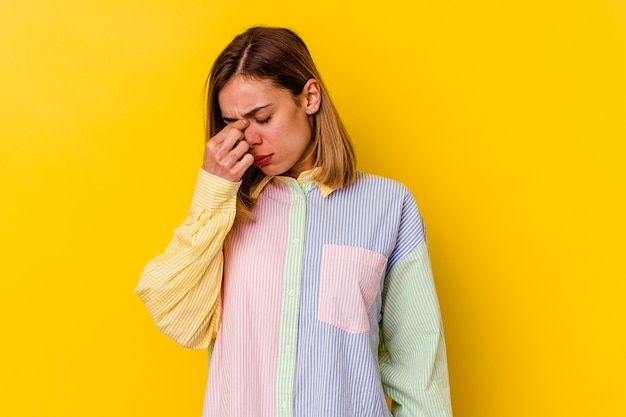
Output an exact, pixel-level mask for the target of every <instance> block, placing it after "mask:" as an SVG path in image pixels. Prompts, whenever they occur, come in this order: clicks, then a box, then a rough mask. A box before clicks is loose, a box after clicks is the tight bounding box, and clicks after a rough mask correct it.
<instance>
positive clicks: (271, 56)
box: [136, 27, 451, 417]
mask: <svg viewBox="0 0 626 417" xmlns="http://www.w3.org/2000/svg"><path fill="white" fill-rule="evenodd" d="M207 110H208V117H207V138H208V140H207V144H206V147H205V154H204V161H203V165H202V169H201V170H200V173H199V176H198V181H197V185H196V189H195V192H194V195H193V200H192V205H191V209H190V212H189V216H188V217H187V220H186V221H185V222H184V223H183V224H182V225H181V226H180V227H179V228H178V229H176V231H175V233H174V238H173V239H172V241H171V242H170V244H169V246H168V247H167V249H166V251H165V253H163V254H160V255H158V256H157V257H155V258H154V259H153V260H152V261H151V262H150V263H148V265H147V266H146V267H145V269H144V271H143V274H142V277H141V280H140V282H139V284H138V286H137V290H136V293H137V294H138V295H139V297H141V299H142V300H143V301H144V302H145V304H146V306H147V308H148V310H149V311H150V313H151V315H152V317H153V319H154V321H155V323H156V324H157V326H158V327H159V328H160V329H161V331H163V332H164V333H165V334H166V335H168V336H170V337H171V338H173V339H174V340H176V341H177V342H178V343H179V344H181V345H182V346H185V347H189V348H193V349H202V348H206V347H209V348H210V350H211V359H210V370H209V381H208V385H207V391H206V397H205V404H204V409H203V416H205V417H208V416H228V417H242V416H251V417H260V416H297V417H305V416H324V417H329V416H340V417H349V416H355V417H356V416H359V417H374V416H376V417H380V416H389V415H390V413H389V410H388V408H387V402H386V398H385V395H388V396H389V397H390V398H391V399H392V409H393V414H394V415H396V416H449V415H451V411H450V402H449V388H448V375H447V367H446V357H445V344H444V339H443V331H442V327H441V318H440V314H439V308H438V303H437V297H436V293H435V289H434V285H433V280H432V276H431V269H430V263H429V259H428V251H427V246H426V240H425V235H424V228H423V224H422V220H421V217H420V214H419V212H418V210H417V207H416V205H415V202H414V200H413V198H412V196H411V194H410V192H409V191H408V190H407V189H406V187H404V186H403V185H401V184H399V183H397V182H394V181H391V180H388V179H384V178H381V177H377V176H373V175H368V174H365V173H361V172H357V171H356V167H355V158H354V153H353V150H352V145H351V144H350V141H349V139H348V135H347V133H346V131H345V129H344V127H343V125H342V123H341V121H340V119H339V116H338V115H337V112H336V110H335V108H334V107H333V104H332V102H331V100H330V97H329V95H328V92H327V91H326V89H325V87H324V84H323V82H322V79H321V77H320V76H319V74H318V72H317V69H316V68H315V65H314V63H313V61H312V59H311V56H310V55H309V52H308V50H307V48H306V46H305V44H304V43H303V42H302V40H301V39H300V38H299V37H298V36H297V35H296V34H294V33H293V32H291V31H289V30H287V29H281V28H263V27H255V28H251V29H249V30H248V31H246V32H245V33H242V34H240V35H238V36H237V37H235V39H234V40H233V41H232V42H231V43H230V44H229V45H228V46H227V47H226V49H225V50H224V51H223V52H222V53H221V55H220V56H219V57H218V58H217V60H216V61H215V63H214V65H213V68H212V70H211V74H210V76H209V84H208V109H207Z"/></svg>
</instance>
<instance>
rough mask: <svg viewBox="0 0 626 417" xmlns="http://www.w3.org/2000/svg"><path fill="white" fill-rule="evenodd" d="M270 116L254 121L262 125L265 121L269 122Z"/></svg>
mask: <svg viewBox="0 0 626 417" xmlns="http://www.w3.org/2000/svg"><path fill="white" fill-rule="evenodd" d="M271 118H272V116H267V117H266V118H265V119H263V120H257V121H256V122H257V123H258V124H260V125H264V124H265V123H267V122H269V121H270V119H271Z"/></svg>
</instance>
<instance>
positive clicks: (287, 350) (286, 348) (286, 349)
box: [285, 345, 291, 353]
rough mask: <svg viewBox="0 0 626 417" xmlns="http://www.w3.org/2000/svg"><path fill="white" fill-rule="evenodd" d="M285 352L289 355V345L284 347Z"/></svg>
mask: <svg viewBox="0 0 626 417" xmlns="http://www.w3.org/2000/svg"><path fill="white" fill-rule="evenodd" d="M285 352H287V353H291V345H287V346H285Z"/></svg>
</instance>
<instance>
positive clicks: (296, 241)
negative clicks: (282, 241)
mask: <svg viewBox="0 0 626 417" xmlns="http://www.w3.org/2000/svg"><path fill="white" fill-rule="evenodd" d="M292 242H293V244H294V245H297V244H298V243H300V239H298V238H295V239H294V240H292Z"/></svg>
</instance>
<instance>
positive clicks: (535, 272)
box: [0, 0, 626, 417]
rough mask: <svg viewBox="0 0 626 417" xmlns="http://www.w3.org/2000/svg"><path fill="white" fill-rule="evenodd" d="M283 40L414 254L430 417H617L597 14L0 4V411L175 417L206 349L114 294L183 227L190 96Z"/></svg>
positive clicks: (194, 402) (196, 407) (608, 32)
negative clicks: (446, 385)
mask: <svg viewBox="0 0 626 417" xmlns="http://www.w3.org/2000/svg"><path fill="white" fill-rule="evenodd" d="M253 24H268V25H282V26H288V27H290V28H292V29H295V30H296V31H297V32H298V33H300V34H301V35H302V37H303V38H304V39H305V41H306V42H307V43H308V45H309V47H310V49H311V52H312V54H313V56H314V58H315V59H316V61H317V63H318V66H319V68H320V71H321V72H322V74H323V75H324V77H325V81H326V82H327V84H328V85H329V88H330V91H331V93H332V94H333V98H334V100H335V102H336V104H337V106H338V108H339V110H340V112H341V114H342V116H343V118H344V121H345V122H346V124H347V126H348V128H349V130H350V131H351V133H352V136H353V140H354V142H355V144H356V147H357V150H358V157H359V167H360V168H361V169H362V170H366V171H370V172H374V173H378V174H382V175H385V176H389V177H393V178H396V179H398V180H401V181H403V182H405V183H406V184H407V185H409V187H410V188H411V189H412V191H413V192H414V194H415V196H416V198H417V200H418V202H419V204H420V207H421V210H422V212H423V215H424V217H425V220H426V225H427V229H428V233H429V242H430V249H431V255H432V259H433V268H434V272H435V277H436V284H437V287H438V291H439V296H440V302H441V309H442V313H443V317H444V324H445V329H446V337H447V342H448V357H449V366H450V379H451V384H452V397H453V408H454V412H455V416H456V417H529V416H532V417H544V416H545V417H552V416H570V417H573V416H580V417H582V416H585V417H587V416H624V415H626V401H625V400H624V399H625V398H626V382H625V377H624V375H625V374H626V360H625V359H624V357H625V356H626V354H625V353H626V343H625V340H626V336H625V333H624V330H625V323H626V302H625V301H624V300H625V295H626V294H625V293H626V291H625V290H626V285H625V283H624V281H625V278H626V269H625V267H624V260H625V256H624V249H625V248H626V245H625V244H624V234H625V232H626V222H625V221H624V214H625V213H626V202H625V200H626V197H625V194H626V193H625V188H626V187H625V185H626V184H625V182H626V173H625V168H624V165H625V157H626V152H625V145H624V141H625V139H626V2H624V1H623V0H577V1H571V0H553V1H546V0H526V1H500V0H476V1H467V0H449V1H439V0H406V1H384V2H371V3H367V2H365V3H364V2H362V1H345V2H341V1H337V0H332V1H329V0H317V1H314V2H294V1H292V0H285V1H275V2H262V1H258V0H257V1H248V0H241V1H234V0H233V1H225V0H223V1H219V2H217V1H199V0H198V1H193V0H178V1H155V0H133V1H126V0H107V1H104V0H93V1H78V0H56V1H44V0H4V1H2V3H0V140H1V142H0V230H1V243H0V245H1V246H0V274H1V280H0V314H1V316H0V317H1V318H2V324H1V326H0V327H1V333H2V347H1V349H2V351H1V355H0V357H1V359H0V360H1V363H0V366H1V368H0V369H1V375H2V377H1V386H0V415H2V416H7V417H13V416H16V417H17V416H51V417H52V416H63V417H84V416H150V417H158V416H177V417H184V416H190V417H191V416H199V414H200V408H201V404H202V397H203V392H204V384H205V378H206V352H203V351H201V352H194V351H187V350H184V349H182V348H179V347H177V346H176V345H175V344H174V343H173V342H171V341H169V340H168V339H166V338H165V337H164V336H162V335H160V334H159V333H158V331H157V330H156V328H155V327H154V326H153V325H152V323H151V322H150V319H149V316H148V314H147V312H146V311H145V309H144V307H143V305H142V304H141V303H140V301H139V300H138V299H137V298H136V297H135V296H134V294H133V289H134V287H135V284H136V281H137V279H138V277H139V274H140V272H141V269H142V267H143V265H144V264H145V263H146V262H147V261H148V260H149V259H150V258H151V257H152V256H154V255H155V254H156V253H157V252H158V251H161V250H162V249H163V248H164V247H165V245H166V244H167V242H168V240H169V238H170V235H171V231H172V230H173V229H174V228H175V227H176V226H177V225H178V224H179V223H180V222H181V221H182V220H183V219H184V217H185V215H186V211H187V207H188V204H189V200H190V197H191V192H192V189H193V185H194V181H195V176H196V173H197V171H198V167H199V165H200V162H201V156H202V146H203V133H202V89H203V85H204V80H205V77H206V74H207V72H208V70H209V67H210V65H211V63H212V61H213V59H214V58H215V57H216V54H217V53H218V52H219V51H220V50H221V48H223V47H224V46H225V44H226V43H227V42H228V41H229V40H230V39H231V38H232V37H233V36H234V35H235V34H236V33H239V32H240V31H242V30H244V29H245V28H247V27H248V26H250V25H253Z"/></svg>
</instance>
